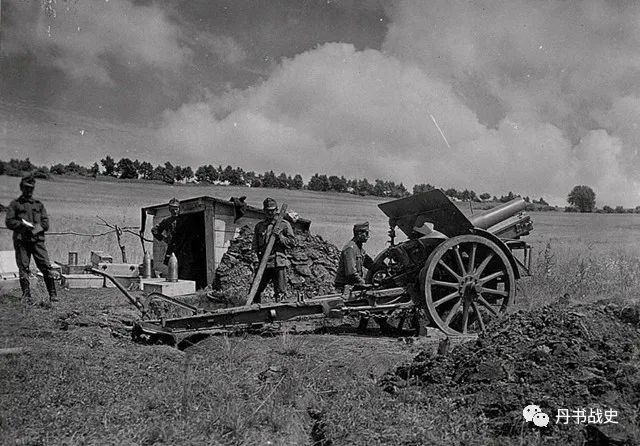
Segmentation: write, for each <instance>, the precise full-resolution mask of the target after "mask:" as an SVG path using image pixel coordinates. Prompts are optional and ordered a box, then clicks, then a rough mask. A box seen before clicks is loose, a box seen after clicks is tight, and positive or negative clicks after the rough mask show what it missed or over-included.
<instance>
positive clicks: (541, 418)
mask: <svg viewBox="0 0 640 446" xmlns="http://www.w3.org/2000/svg"><path fill="white" fill-rule="evenodd" d="M522 416H523V417H524V419H525V421H528V422H533V424H535V425H536V426H538V427H546V426H547V425H548V424H549V415H547V414H546V413H544V412H543V411H542V409H540V406H538V405H535V404H529V405H528V406H527V407H525V408H524V409H523V410H522Z"/></svg>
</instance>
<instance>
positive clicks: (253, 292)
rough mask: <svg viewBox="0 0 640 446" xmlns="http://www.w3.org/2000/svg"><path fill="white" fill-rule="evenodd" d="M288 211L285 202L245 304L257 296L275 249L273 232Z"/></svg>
mask: <svg viewBox="0 0 640 446" xmlns="http://www.w3.org/2000/svg"><path fill="white" fill-rule="evenodd" d="M286 212H287V204H286V203H283V204H282V207H281V208H280V213H279V214H278V216H277V217H276V221H275V222H274V223H273V228H272V229H271V233H270V234H269V239H268V241H267V247H266V248H265V250H264V254H263V255H262V259H261V260H260V265H259V266H258V271H256V275H255V276H254V278H253V282H252V283H251V289H250V290H249V295H248V296H247V303H246V304H245V306H249V305H251V304H252V303H253V299H254V298H255V297H256V293H257V292H258V286H259V285H260V280H261V279H262V276H263V275H264V270H265V269H266V267H267V260H269V255H270V254H271V250H272V249H273V245H275V243H276V235H275V234H274V233H273V230H274V229H275V228H277V227H278V225H279V224H280V222H281V221H282V218H283V217H284V214H285V213H286Z"/></svg>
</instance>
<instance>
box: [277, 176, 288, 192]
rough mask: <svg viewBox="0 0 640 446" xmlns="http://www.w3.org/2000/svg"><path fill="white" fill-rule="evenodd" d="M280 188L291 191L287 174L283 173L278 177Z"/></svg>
mask: <svg viewBox="0 0 640 446" xmlns="http://www.w3.org/2000/svg"><path fill="white" fill-rule="evenodd" d="M278 187H279V188H282V189H289V188H290V186H289V178H287V174H286V173H284V172H282V173H281V174H280V175H278Z"/></svg>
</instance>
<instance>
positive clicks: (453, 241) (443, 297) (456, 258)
mask: <svg viewBox="0 0 640 446" xmlns="http://www.w3.org/2000/svg"><path fill="white" fill-rule="evenodd" d="M421 277H423V281H422V287H423V288H422V289H423V294H424V297H425V301H426V306H427V311H428V313H429V316H430V317H431V319H432V320H433V322H434V323H435V325H436V326H437V327H438V328H439V329H440V330H442V331H443V332H445V333H446V334H449V335H460V334H472V333H478V332H482V331H484V330H485V329H486V324H487V323H488V322H489V320H491V319H493V318H496V317H498V316H500V314H501V313H504V312H505V311H506V310H507V307H508V306H509V305H510V303H511V302H512V301H513V298H514V296H515V273H514V271H513V268H512V266H511V263H510V261H509V258H508V257H507V255H506V254H505V253H504V252H503V250H502V249H501V248H500V247H499V246H498V245H497V244H496V243H494V242H493V241H491V240H489V239H488V238H486V237H482V236H479V235H475V234H466V235H460V236H457V237H453V238H450V239H448V240H446V241H445V242H443V243H442V244H440V245H438V247H437V248H436V249H435V250H434V251H433V252H432V253H431V255H430V256H429V258H428V259H427V261H426V263H425V267H424V268H423V270H422V275H421Z"/></svg>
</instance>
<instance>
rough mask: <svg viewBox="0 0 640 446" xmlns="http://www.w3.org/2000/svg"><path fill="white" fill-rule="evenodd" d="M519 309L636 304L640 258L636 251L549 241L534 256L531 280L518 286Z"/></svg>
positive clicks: (638, 288) (529, 278)
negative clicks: (562, 304)
mask: <svg viewBox="0 0 640 446" xmlns="http://www.w3.org/2000/svg"><path fill="white" fill-rule="evenodd" d="M518 291H519V296H520V298H519V300H518V307H524V308H532V307H536V306H539V305H545V304H548V303H551V302H556V301H558V300H560V298H561V297H563V296H565V295H568V296H566V298H568V300H569V301H572V302H581V301H584V302H586V301H593V300H597V299H604V298H607V299H609V298H610V299H623V300H634V299H638V296H640V258H639V257H638V254H637V252H636V251H635V249H632V248H624V247H620V246H618V247H615V246H608V245H602V244H595V243H589V242H584V243H576V244H572V245H568V244H558V243H555V244H554V242H552V241H547V243H546V244H545V245H544V247H543V248H542V249H539V250H538V251H537V252H535V253H534V256H533V258H532V262H531V277H527V278H524V279H523V280H521V281H520V282H519V283H518Z"/></svg>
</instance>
